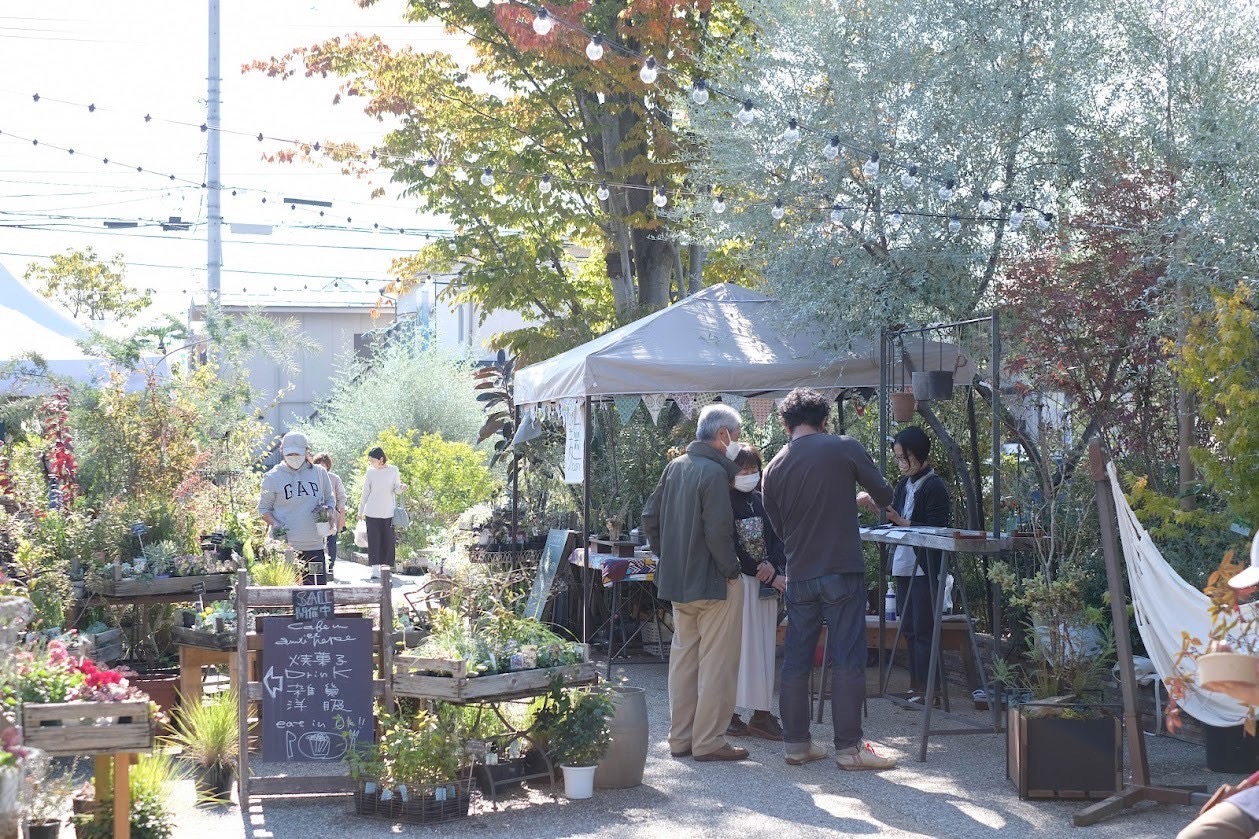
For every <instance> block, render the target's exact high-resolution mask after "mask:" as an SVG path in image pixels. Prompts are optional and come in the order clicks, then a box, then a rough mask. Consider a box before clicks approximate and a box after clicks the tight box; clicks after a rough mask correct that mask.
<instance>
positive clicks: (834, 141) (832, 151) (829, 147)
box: [822, 137, 839, 160]
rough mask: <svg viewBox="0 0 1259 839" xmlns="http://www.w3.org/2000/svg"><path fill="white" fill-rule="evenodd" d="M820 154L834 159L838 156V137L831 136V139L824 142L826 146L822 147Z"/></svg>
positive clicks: (828, 158)
mask: <svg viewBox="0 0 1259 839" xmlns="http://www.w3.org/2000/svg"><path fill="white" fill-rule="evenodd" d="M822 156H823V157H825V158H826V159H827V160H834V159H835V158H837V157H839V138H838V137H832V138H831V141H830V142H829V143H827V144H826V148H824V149H822Z"/></svg>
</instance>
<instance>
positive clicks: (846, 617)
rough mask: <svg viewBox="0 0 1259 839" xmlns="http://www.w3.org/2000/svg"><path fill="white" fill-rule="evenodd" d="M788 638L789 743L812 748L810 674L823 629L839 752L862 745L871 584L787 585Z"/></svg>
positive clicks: (858, 577) (785, 696)
mask: <svg viewBox="0 0 1259 839" xmlns="http://www.w3.org/2000/svg"><path fill="white" fill-rule="evenodd" d="M786 599H787V638H786V640H785V642H784V644H783V669H782V686H781V691H780V695H779V699H778V705H779V709H780V710H781V711H782V726H783V740H784V741H785V742H787V743H807V742H808V741H809V739H810V736H809V674H810V673H811V672H812V670H813V655H814V651H815V650H816V649H817V642H818V636H819V635H820V634H821V632H822V624H823V623H825V624H826V627H827V633H826V655H827V657H828V658H829V659H830V662H831V721H832V723H833V724H834V727H835V748H837V749H847V748H851V747H853V746H856V745H857V744H859V743H860V742H861V734H862V732H861V705H862V703H863V702H864V701H865V698H866V617H865V615H866V581H865V575H864V574H827V575H825V576H822V577H815V578H813V579H812V580H790V581H788V583H787V596H786Z"/></svg>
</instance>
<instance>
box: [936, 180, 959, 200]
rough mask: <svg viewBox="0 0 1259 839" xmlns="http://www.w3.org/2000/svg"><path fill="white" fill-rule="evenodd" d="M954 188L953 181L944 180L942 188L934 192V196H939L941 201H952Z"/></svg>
mask: <svg viewBox="0 0 1259 839" xmlns="http://www.w3.org/2000/svg"><path fill="white" fill-rule="evenodd" d="M954 186H955V184H954V182H953V179H952V178H948V179H947V180H945V182H944V186H942V187H940V189H939V190H937V191H936V195H938V196H940V200H941V201H952V200H953V195H954V192H955V190H954Z"/></svg>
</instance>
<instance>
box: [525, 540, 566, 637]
mask: <svg viewBox="0 0 1259 839" xmlns="http://www.w3.org/2000/svg"><path fill="white" fill-rule="evenodd" d="M576 535H577V534H575V533H574V532H573V531H571V530H552V531H551V532H550V533H548V534H547V537H546V547H544V548H543V549H542V557H541V558H540V559H539V560H538V575H537V576H536V577H534V578H533V588H532V589H530V590H529V601H528V602H527V603H526V604H525V617H527V618H533V619H534V620H542V610H543V609H545V608H546V600H547V598H548V597H550V595H551V584H552V583H554V582H555V574H556V572H558V571H559V570H560V563H561V562H563V561H564V560H565V559H567V558H568V554H569V552H570V551H571V550H572V545H573V537H574V536H576Z"/></svg>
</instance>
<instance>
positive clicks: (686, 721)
mask: <svg viewBox="0 0 1259 839" xmlns="http://www.w3.org/2000/svg"><path fill="white" fill-rule="evenodd" d="M741 426H742V422H741V420H740V419H739V415H738V414H737V413H735V411H734V410H732V409H731V408H730V407H729V406H727V405H709V406H708V407H706V408H704V410H703V411H701V412H700V415H699V425H698V427H697V428H696V432H695V436H696V438H697V439H696V440H695V442H693V443H691V444H690V445H689V446H687V447H686V454H684V455H682V456H681V457H679V458H677V459H676V460H674V461H673V462H671V463H670V464H669V465H668V466H666V467H665V470H664V473H663V474H662V475H661V476H660V483H659V484H658V485H657V486H656V491H655V492H654V493H652V496H651V498H649V499H648V500H647V506H646V507H645V508H644V509H643V529H644V531H646V534H647V539H648V541H649V542H650V544H651V548H652V550H653V551H654V552H655V554H656V556H658V557H659V558H660V564H659V567H658V568H657V569H656V585H657V587H658V588H659V590H660V597H661V598H663V599H665V600H669V601H671V602H672V603H673V644H672V647H671V649H670V652H669V711H670V725H669V750H670V751H671V752H672V753H673V756H674V757H687V756H689V755H691V754H694V756H695V759H696V760H743V759H744V758H746V757H747V756H748V753H747V750H746V749H740V748H737V747H734V746H731V745H730V744H729V743H727V742H726V739H725V737H724V735H725V731H726V725H727V724H728V723H729V722H730V715H731V714H732V713H733V712H734V697H735V683H736V680H737V678H738V675H739V645H740V641H741V636H742V634H743V586H742V584H741V583H740V581H739V573H740V571H739V559H738V557H737V556H736V555H735V546H734V512H733V509H732V507H731V505H730V482H731V480H732V479H733V478H734V476H735V475H736V474H737V473H738V471H739V470H738V467H737V466H735V465H734V458H735V456H736V455H737V454H738V453H739V446H738V445H737V443H738V439H739V430H740V427H741Z"/></svg>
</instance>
